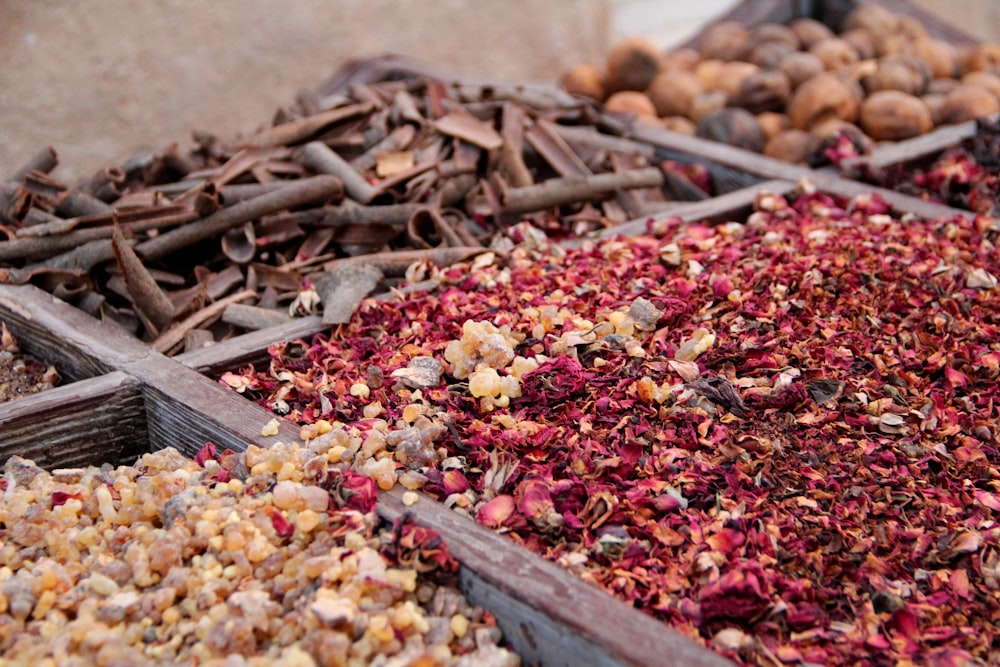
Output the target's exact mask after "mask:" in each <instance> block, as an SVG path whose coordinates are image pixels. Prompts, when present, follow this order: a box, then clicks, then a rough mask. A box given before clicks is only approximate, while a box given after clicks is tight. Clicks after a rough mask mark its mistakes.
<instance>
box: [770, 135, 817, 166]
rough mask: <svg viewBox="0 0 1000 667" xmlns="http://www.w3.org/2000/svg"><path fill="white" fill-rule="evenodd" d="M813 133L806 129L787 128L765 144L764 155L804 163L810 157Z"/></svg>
mask: <svg viewBox="0 0 1000 667" xmlns="http://www.w3.org/2000/svg"><path fill="white" fill-rule="evenodd" d="M811 142H812V135H811V134H809V133H808V132H806V131H805V130H786V131H784V132H781V133H779V134H776V135H775V136H774V137H772V138H771V140H770V141H768V142H767V145H766V146H764V155H766V156H768V157H773V158H775V159H777V160H784V161H785V162H791V163H794V164H802V163H804V162H805V161H806V160H807V159H808V157H809V150H810V146H811Z"/></svg>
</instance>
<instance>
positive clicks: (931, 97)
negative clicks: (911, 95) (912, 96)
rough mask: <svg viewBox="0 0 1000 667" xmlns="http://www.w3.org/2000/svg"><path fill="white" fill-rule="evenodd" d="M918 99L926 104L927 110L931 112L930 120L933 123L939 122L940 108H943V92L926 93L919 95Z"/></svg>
mask: <svg viewBox="0 0 1000 667" xmlns="http://www.w3.org/2000/svg"><path fill="white" fill-rule="evenodd" d="M920 99H922V100H923V101H924V104H926V105H927V110H928V111H930V112H931V120H932V121H934V124H935V125H940V124H941V110H942V109H944V93H927V94H926V95H921V96H920Z"/></svg>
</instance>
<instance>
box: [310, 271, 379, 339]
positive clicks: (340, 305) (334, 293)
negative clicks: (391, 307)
mask: <svg viewBox="0 0 1000 667" xmlns="http://www.w3.org/2000/svg"><path fill="white" fill-rule="evenodd" d="M384 277H385V276H384V274H383V273H382V271H381V269H379V268H378V267H376V266H373V265H371V264H361V265H360V266H350V267H348V266H341V267H337V268H334V269H333V270H331V271H327V272H326V273H322V274H320V275H318V276H316V277H314V278H313V284H314V285H316V291H317V292H319V295H320V297H321V298H322V299H323V320H322V322H323V324H347V323H348V322H349V321H350V319H351V316H352V315H354V311H356V310H357V309H358V305H359V304H360V303H361V302H362V301H363V300H364V298H365V297H366V296H368V295H369V294H371V292H372V290H374V289H375V288H376V287H377V286H378V284H379V283H380V282H382V279H383V278H384Z"/></svg>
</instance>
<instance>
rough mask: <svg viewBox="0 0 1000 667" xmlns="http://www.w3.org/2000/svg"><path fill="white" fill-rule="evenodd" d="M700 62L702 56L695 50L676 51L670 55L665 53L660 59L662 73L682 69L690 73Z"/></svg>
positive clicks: (683, 49)
mask: <svg viewBox="0 0 1000 667" xmlns="http://www.w3.org/2000/svg"><path fill="white" fill-rule="evenodd" d="M699 60H701V54H700V53H698V52H697V51H696V50H694V49H689V48H682V49H674V50H673V51H670V52H669V53H664V54H663V55H662V56H661V57H660V71H661V72H662V71H665V70H668V69H682V70H688V71H690V70H693V69H694V67H695V65H697V64H698V61H699Z"/></svg>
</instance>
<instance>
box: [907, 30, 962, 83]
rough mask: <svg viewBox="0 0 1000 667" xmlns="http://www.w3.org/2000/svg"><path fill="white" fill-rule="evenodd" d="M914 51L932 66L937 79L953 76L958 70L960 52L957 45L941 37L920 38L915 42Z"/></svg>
mask: <svg viewBox="0 0 1000 667" xmlns="http://www.w3.org/2000/svg"><path fill="white" fill-rule="evenodd" d="M913 53H914V55H916V56H918V57H919V58H920V59H921V60H923V61H924V62H925V63H927V66H928V67H930V70H931V76H932V77H933V78H936V79H942V78H946V77H953V76H955V75H956V74H957V72H958V54H957V53H956V52H955V47H954V46H952V45H951V44H949V43H948V42H945V41H944V40H940V39H930V38H924V39H918V40H915V41H914V42H913Z"/></svg>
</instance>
